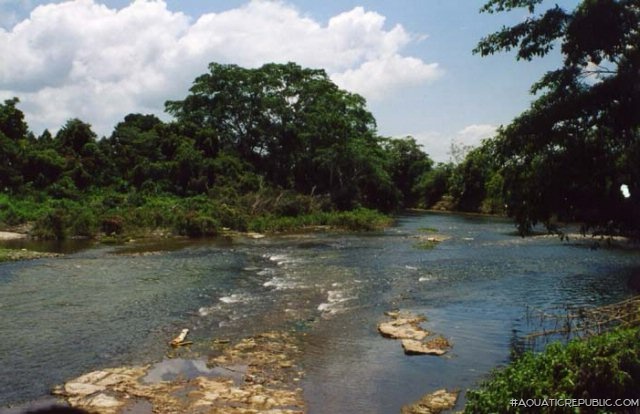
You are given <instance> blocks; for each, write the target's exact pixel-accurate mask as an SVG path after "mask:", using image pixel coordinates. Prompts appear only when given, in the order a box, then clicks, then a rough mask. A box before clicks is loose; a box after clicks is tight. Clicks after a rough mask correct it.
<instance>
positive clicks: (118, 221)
mask: <svg viewBox="0 0 640 414" xmlns="http://www.w3.org/2000/svg"><path fill="white" fill-rule="evenodd" d="M101 227H102V231H103V232H104V233H105V234H122V231H123V230H124V219H123V218H122V217H120V216H109V217H104V218H103V219H102V223H101Z"/></svg>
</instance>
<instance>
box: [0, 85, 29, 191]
mask: <svg viewBox="0 0 640 414" xmlns="http://www.w3.org/2000/svg"><path fill="white" fill-rule="evenodd" d="M19 102H20V101H19V100H18V98H13V99H7V100H5V101H4V104H0V191H2V190H15V189H16V188H18V187H19V186H20V185H21V184H22V183H23V177H22V175H21V164H22V153H23V152H24V149H25V147H26V145H27V133H28V127H27V124H26V122H25V121H24V114H23V113H22V111H21V110H19V109H18V108H17V107H16V105H17V104H18V103H19Z"/></svg>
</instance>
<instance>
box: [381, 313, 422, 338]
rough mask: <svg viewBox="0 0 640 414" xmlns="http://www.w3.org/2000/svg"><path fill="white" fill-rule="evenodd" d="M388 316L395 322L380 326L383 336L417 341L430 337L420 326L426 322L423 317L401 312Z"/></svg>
mask: <svg viewBox="0 0 640 414" xmlns="http://www.w3.org/2000/svg"><path fill="white" fill-rule="evenodd" d="M388 314H389V315H390V316H391V317H392V318H393V320H391V321H389V322H382V323H380V324H378V331H379V332H380V333H381V334H382V336H385V337H387V338H392V339H413V340H417V341H420V340H422V339H424V338H426V337H427V336H429V332H427V331H426V330H424V329H423V328H421V327H420V325H419V324H420V323H421V322H424V321H425V320H426V319H425V318H424V317H423V316H416V315H412V314H403V313H400V312H394V313H388Z"/></svg>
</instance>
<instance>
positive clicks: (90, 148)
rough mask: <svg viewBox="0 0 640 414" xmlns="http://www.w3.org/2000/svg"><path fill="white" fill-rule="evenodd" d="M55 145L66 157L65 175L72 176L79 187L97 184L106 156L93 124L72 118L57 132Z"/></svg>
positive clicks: (83, 187)
mask: <svg viewBox="0 0 640 414" xmlns="http://www.w3.org/2000/svg"><path fill="white" fill-rule="evenodd" d="M53 146H54V148H56V150H57V151H58V153H59V154H60V155H62V156H63V157H64V158H65V164H66V165H65V172H64V175H65V176H67V177H70V178H71V179H72V180H73V183H74V184H75V185H76V186H77V187H78V188H79V189H85V188H87V187H88V186H90V185H92V184H95V183H96V181H97V179H98V178H99V177H98V174H96V173H97V172H98V171H102V170H103V168H99V167H102V165H103V164H104V163H105V160H104V156H103V154H102V152H101V151H100V148H99V147H98V145H97V143H96V134H95V133H94V132H93V130H92V129H91V125H89V124H87V123H85V122H82V121H81V120H79V119H70V120H69V121H67V122H66V123H65V125H64V126H63V127H62V128H61V129H60V131H58V133H57V134H56V136H55V138H54V141H53Z"/></svg>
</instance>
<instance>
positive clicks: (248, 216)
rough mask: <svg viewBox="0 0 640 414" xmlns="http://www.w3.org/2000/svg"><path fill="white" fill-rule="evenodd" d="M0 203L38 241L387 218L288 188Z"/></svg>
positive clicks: (366, 223) (373, 225)
mask: <svg viewBox="0 0 640 414" xmlns="http://www.w3.org/2000/svg"><path fill="white" fill-rule="evenodd" d="M283 194H284V195H283ZM0 202H1V203H2V204H3V205H4V206H5V207H6V208H5V209H3V210H2V211H1V212H0V229H6V230H12V229H13V228H15V227H16V226H21V227H22V228H24V229H27V230H26V231H24V232H23V234H24V233H28V235H29V237H31V238H35V239H45V240H64V239H70V238H88V239H96V240H99V241H104V242H119V241H126V240H128V239H132V238H157V237H174V236H184V237H192V238H197V237H209V236H216V235H219V234H222V233H225V232H228V231H237V232H255V233H283V232H296V231H310V230H313V229H317V228H331V229H342V230H349V231H361V230H364V231H366V230H374V229H379V228H382V227H386V226H388V225H390V224H391V222H392V219H391V217H389V216H387V215H385V214H382V213H380V212H378V211H376V210H371V209H366V208H354V209H352V210H345V211H338V210H334V209H333V208H331V206H330V205H326V204H323V199H322V198H318V197H311V196H302V195H298V194H289V193H281V194H279V195H275V196H274V195H271V196H268V197H267V196H265V195H259V194H248V195H246V196H242V197H241V198H239V199H235V200H232V201H227V202H225V201H222V200H220V199H219V198H210V197H207V196H193V197H177V196H172V195H164V196H159V195H154V196H149V195H147V196H145V195H141V194H138V193H132V194H128V195H127V194H113V193H109V194H97V195H86V196H84V197H83V198H82V199H77V200H72V199H63V200H56V199H50V198H49V199H45V200H43V201H38V200H35V199H31V198H9V197H7V196H1V197H0ZM9 234H10V233H7V235H9ZM21 237H22V236H21Z"/></svg>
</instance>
